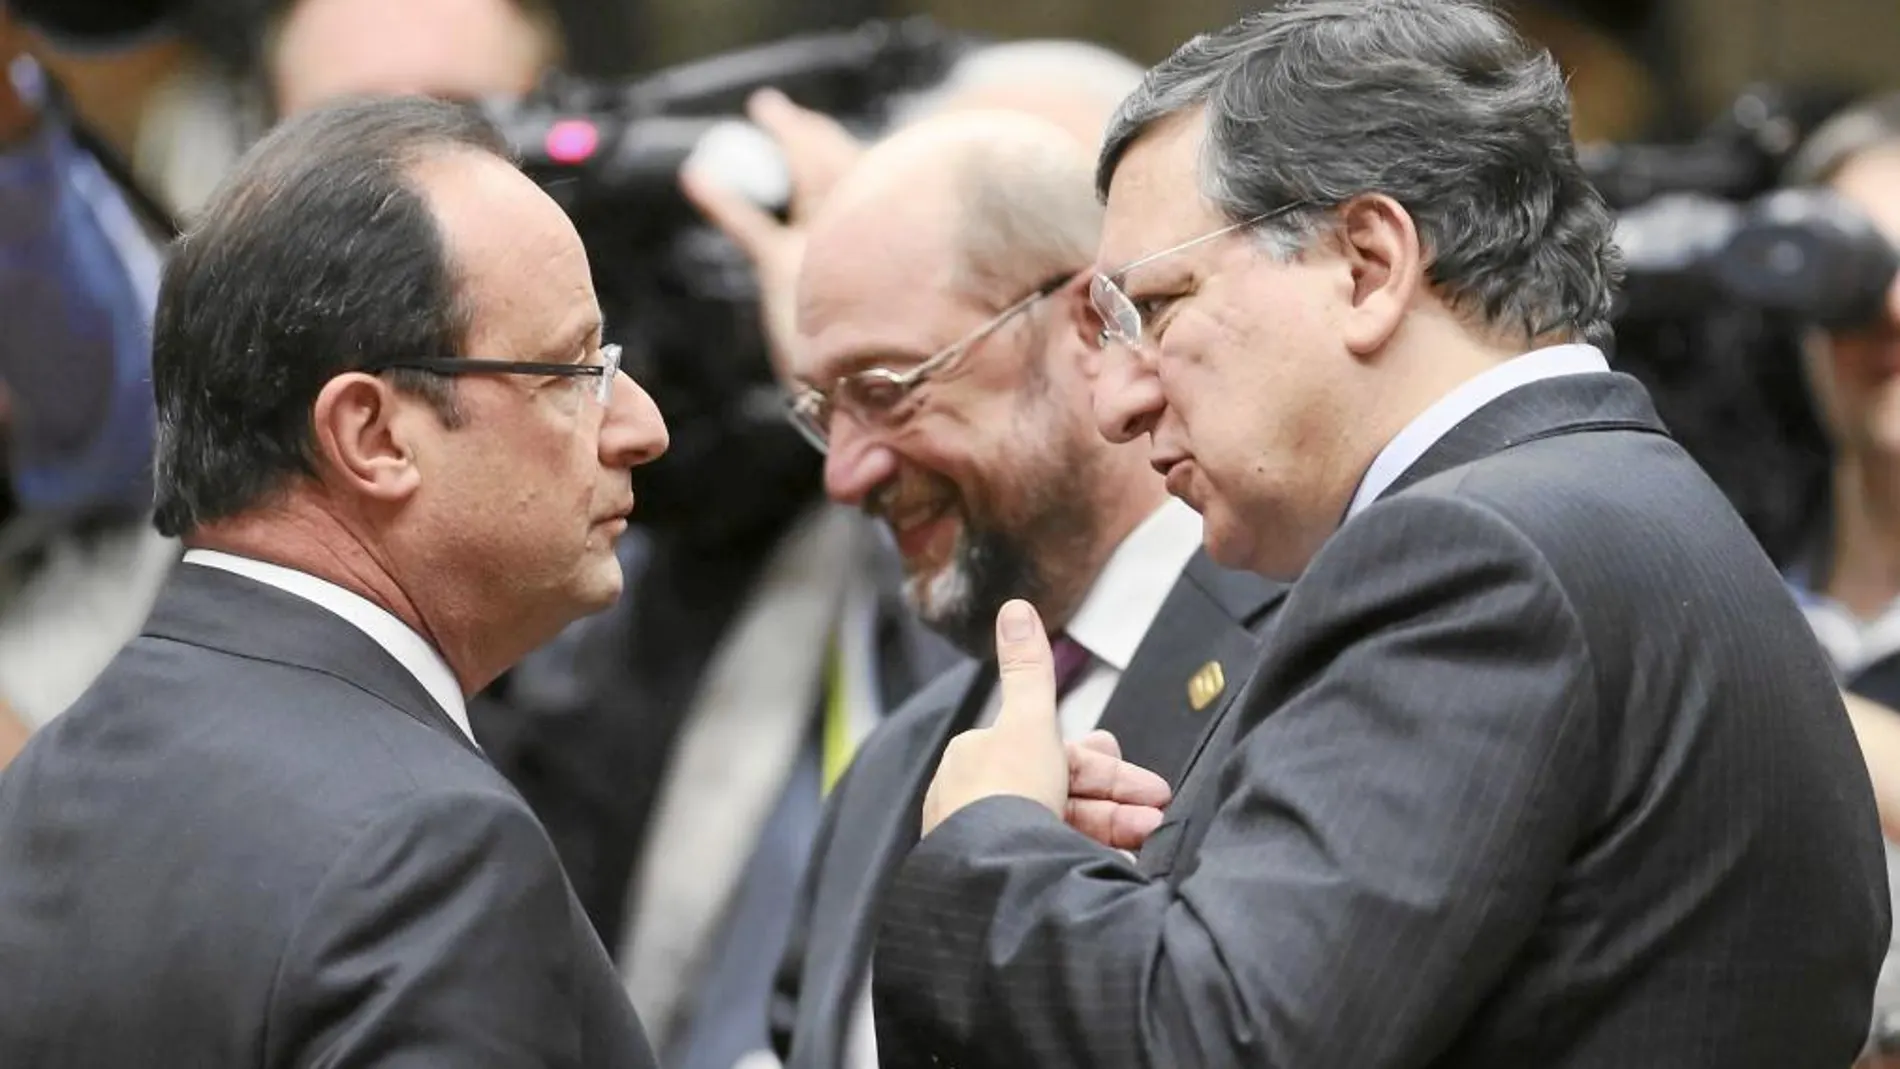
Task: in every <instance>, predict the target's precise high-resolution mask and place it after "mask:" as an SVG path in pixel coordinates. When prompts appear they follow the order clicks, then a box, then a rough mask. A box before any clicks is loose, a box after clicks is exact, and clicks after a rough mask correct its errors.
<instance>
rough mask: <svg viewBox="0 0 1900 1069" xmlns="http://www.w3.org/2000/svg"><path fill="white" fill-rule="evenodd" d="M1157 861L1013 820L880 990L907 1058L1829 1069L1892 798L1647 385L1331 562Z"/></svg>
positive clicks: (1550, 415)
mask: <svg viewBox="0 0 1900 1069" xmlns="http://www.w3.org/2000/svg"><path fill="white" fill-rule="evenodd" d="M1264 648H1265V650H1266V651H1267V652H1266V653H1265V655H1264V658H1263V660H1262V662H1261V664H1260V666H1259V668H1258V669H1257V671H1256V674H1255V675H1254V677H1253V680H1252V682H1251V684H1250V686H1249V689H1248V691H1247V692H1246V693H1244V694H1242V695H1241V696H1240V697H1239V698H1237V699H1235V701H1234V702H1233V704H1232V705H1231V706H1230V708H1229V710H1228V711H1227V713H1226V714H1225V715H1224V716H1223V717H1222V718H1221V719H1220V721H1219V722H1218V723H1216V724H1215V725H1214V726H1213V727H1212V729H1211V730H1210V731H1209V733H1208V735H1207V736H1206V738H1205V739H1204V741H1203V744H1202V745H1201V747H1200V749H1199V751H1198V753H1197V755H1196V757H1195V758H1194V759H1193V761H1192V764H1191V765H1190V768H1189V770H1188V772H1187V773H1186V777H1185V781H1184V782H1183V784H1182V786H1181V789H1180V790H1179V791H1178V792H1177V796H1176V800H1175V802H1174V803H1173V805H1172V806H1171V807H1170V811H1169V816H1168V820H1167V822H1166V823H1165V824H1164V826H1163V827H1162V828H1161V829H1160V830H1158V831H1157V832H1156V833H1155V835H1154V836H1153V837H1152V838H1151V839H1150V840H1149V842H1148V843H1147V845H1146V847H1145V848H1144V849H1143V851H1142V853H1141V855H1140V858H1139V861H1138V863H1137V864H1130V863H1128V862H1126V861H1124V860H1123V859H1121V858H1120V857H1118V856H1117V855H1115V854H1114V853H1113V852H1110V851H1107V850H1104V849H1101V848H1098V847H1096V846H1094V845H1093V844H1091V843H1089V842H1088V841H1087V840H1085V839H1083V838H1081V837H1080V836H1078V835H1076V834H1075V833H1074V832H1072V831H1070V830H1069V829H1067V828H1065V827H1064V826H1063V825H1062V824H1061V823H1060V822H1059V821H1058V820H1056V819H1055V818H1054V817H1052V816H1050V815H1049V814H1048V813H1046V812H1044V811H1042V810H1040V809H1039V808H1038V807H1036V806H1035V805H1034V804H1032V803H1030V802H1028V801H1026V800H1023V799H1014V798H997V799H989V800H986V801H984V802H982V803H979V804H977V805H974V806H971V807H969V808H967V809H965V810H964V811H962V812H960V813H959V814H957V815H956V816H955V817H953V818H952V819H951V820H949V821H947V822H945V823H944V825H943V826H941V827H940V828H938V829H937V830H936V831H935V832H934V833H933V834H932V835H930V836H929V837H928V838H927V839H925V840H924V841H923V842H922V843H921V844H920V845H919V846H918V848H917V849H916V850H914V851H913V852H912V853H911V855H910V857H909V858H908V860H907V861H906V863H905V864H904V866H903V867H902V868H901V869H900V870H899V872H898V874H897V876H896V879H895V881H894V884H893V886H892V889H891V891H890V893H889V895H888V897H887V898H886V899H885V903H884V909H883V913H882V920H883V924H882V928H881V930H880V935H879V941H878V948H877V955H876V962H875V967H874V975H875V977H876V991H875V998H876V1003H877V1014H878V1022H879V1029H880V1031H879V1051H880V1055H881V1060H882V1064H883V1065H884V1067H885V1069H903V1067H905V1066H921V1065H955V1066H965V1067H969V1066H1030V1065H1033V1066H1037V1067H1041V1069H1053V1067H1062V1066H1077V1067H1080V1066H1090V1067H1095V1069H1121V1067H1130V1069H1132V1067H1137V1066H1139V1067H1153V1069H1185V1067H1190V1066H1240V1065H1249V1066H1276V1067H1293V1069H1307V1067H1323V1069H1331V1067H1351V1069H1384V1067H1394V1066H1498V1067H1506V1066H1509V1067H1528V1066H1536V1067H1539V1069H1586V1067H1587V1069H1633V1067H1644V1066H1655V1067H1658V1069H1662V1067H1667V1069H1697V1067H1705V1066H1706V1067H1709V1069H1717V1067H1720V1069H1756V1067H1759V1069H1806V1067H1813V1069H1840V1067H1842V1066H1845V1065H1847V1064H1848V1063H1849V1062H1851V1061H1852V1060H1853V1058H1854V1055H1855V1052H1856V1051H1857V1050H1858V1049H1859V1047H1860V1044H1861V1041H1862V1039H1863V1038H1864V1036H1865V1034H1866V1026H1867V1019H1868V1012H1869V1006H1870V999H1871V996H1872V990H1873V983H1874V978H1875V975H1876V973H1877V972H1878V969H1879V964H1880V955H1881V951H1882V949H1883V947H1884V946H1885V943H1886V936H1887V931H1888V925H1889V917H1888V905H1887V902H1886V893H1885V875H1884V872H1883V870H1882V863H1881V854H1880V839H1879V832H1878V829H1877V826H1876V821H1875V816H1874V809H1873V801H1872V795H1871V791H1870V788H1869V785H1868V782H1867V778H1866V773H1865V770H1864V768H1863V767H1862V765H1861V763H1860V758H1859V753H1858V750H1857V749H1856V747H1855V743H1854V739H1853V736H1852V734H1851V732H1850V730H1849V728H1848V725H1847V722H1846V719H1845V716H1844V714H1843V713H1842V710H1841V707H1840V702H1839V699H1838V697H1837V696H1836V693H1835V690H1834V685H1833V683H1832V680H1831V678H1830V675H1829V673H1828V670H1827V667H1826V665H1825V663H1824V662H1823V659H1822V657H1821V654H1820V652H1819V651H1818V649H1817V648H1816V646H1815V643H1814V641H1813V639H1812V637H1811V636H1810V634H1809V632H1808V631H1807V628H1806V626H1805V624H1804V623H1803V621H1802V619H1801V617H1800V614H1799V613H1798V612H1797V610H1796V608H1795V606H1794V604H1793V602H1792V600H1791V599H1790V598H1789V596H1788V594H1787V593H1786V592H1785V590H1784V589H1783V588H1782V585H1781V583H1780V582H1779V580H1778V578H1777V576H1776V575H1775V572H1774V569H1773V568H1772V567H1771V566H1770V564H1769V562H1768V560H1767V558H1766V557H1765V556H1764V555H1763V554H1762V553H1761V552H1760V551H1759V550H1758V549H1757V548H1756V546H1755V545H1754V543H1753V542H1752V540H1751V539H1750V537H1749V535H1748V533H1747V531H1746V530H1745V529H1744V527H1743V525H1742V523H1741V522H1740V521H1739V519H1737V517H1736V516H1735V514H1734V512H1733V511H1732V510H1731V509H1730V508H1729V506H1728V504H1727V502H1726V501H1725V500H1723V498H1722V497H1721V496H1720V494H1719V493H1718V492H1717V491H1716V489H1715V488H1714V486H1713V485H1711V484H1710V482H1709V481H1708V480H1707V479H1706V478H1705V477H1704V476H1703V475H1702V473H1701V472H1700V471H1699V470H1697V468H1696V467H1695V465H1694V464H1693V463H1692V462H1691V461H1690V460H1689V458H1688V457H1687V456H1686V455H1685V454H1684V453H1683V452H1682V450H1681V449H1679V448H1678V447H1677V446H1676V445H1675V444H1674V443H1673V442H1671V441H1670V440H1669V438H1668V437H1667V436H1666V434H1665V433H1664V431H1663V428H1662V427H1661V425H1660V423H1659V422H1658V421H1657V420H1656V418H1655V415H1654V412H1653V410H1652V409H1651V407H1650V405H1649V402H1648V398H1647V397H1646V396H1645V395H1644V393H1643V391H1642V388H1641V387H1640V386H1639V385H1638V384H1637V383H1636V382H1635V381H1634V380H1632V379H1629V378H1627V377H1624V376H1621V375H1585V376H1572V377H1567V378H1560V379H1552V380H1548V381H1544V382H1539V383H1535V384H1532V385H1529V386H1525V387H1522V388H1520V389H1518V390H1516V391H1513V392H1512V393H1510V394H1507V395H1505V396H1504V397H1502V398H1500V399H1498V400H1497V401H1495V402H1493V403H1492V404H1491V405H1489V406H1487V407H1486V408H1484V409H1482V410H1480V411H1479V412H1478V413H1476V414H1474V415H1473V416H1472V417H1470V418H1469V419H1467V420H1466V421H1465V422H1464V423H1462V424H1460V425H1459V426H1458V427H1457V428H1455V429H1454V430H1453V431H1452V432H1451V433H1450V434H1448V435H1447V436H1446V437H1445V438H1444V439H1442V440H1441V441H1440V442H1439V443H1438V444H1437V445H1436V446H1435V447H1433V449H1432V450H1430V451H1429V452H1428V453H1427V454H1426V455H1425V456H1424V457H1423V458H1421V460H1420V461H1419V462H1418V463H1417V464H1416V465H1414V467H1413V468H1412V469H1411V470H1410V471H1408V472H1407V473H1406V475H1405V476H1404V477H1403V478H1402V479H1401V480H1400V481H1399V483H1398V484H1396V485H1395V486H1394V487H1393V488H1392V489H1391V490H1390V491H1388V493H1387V494H1386V495H1385V496H1384V497H1383V498H1382V499H1381V500H1380V501H1379V502H1378V503H1376V504H1375V505H1373V506H1372V507H1371V508H1369V509H1367V510H1366V511H1365V512H1364V513H1362V514H1360V515H1359V516H1357V517H1355V518H1354V519H1353V520H1352V521H1351V522H1349V523H1347V524H1345V525H1344V526H1343V527H1342V528H1341V529H1340V530H1339V532H1338V533H1337V534H1336V535H1335V536H1334V537H1333V538H1332V539H1331V540H1330V541H1329V543H1328V544H1327V545H1326V546H1325V547H1324V548H1323V549H1322V550H1321V552H1320V553H1319V554H1318V556H1317V557H1316V558H1315V559H1314V561H1313V562H1312V564H1311V565H1310V566H1309V568H1308V569H1307V571H1306V573H1305V574H1304V575H1303V576H1302V578H1301V579H1300V580H1299V582H1298V583H1296V584H1295V585H1294V587H1293V590H1292V591H1291V593H1290V594H1289V595H1288V597H1287V600H1286V602H1285V603H1284V605H1283V606H1282V608H1281V609H1280V611H1279V614H1278V616H1277V619H1276V622H1275V627H1274V631H1273V633H1272V635H1271V636H1270V638H1269V641H1268V642H1267V643H1266V644H1265V647H1264Z"/></svg>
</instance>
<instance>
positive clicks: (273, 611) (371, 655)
mask: <svg viewBox="0 0 1900 1069" xmlns="http://www.w3.org/2000/svg"><path fill="white" fill-rule="evenodd" d="M144 634H146V635H149V636H151V637H154V638H162V639H169V640H171V641H174V642H183V643H186V644H188V645H193V646H202V647H205V648H207V649H215V650H223V651H225V652H227V653H234V654H237V655H238V656H241V657H250V658H254V659H257V660H262V661H271V662H274V663H277V664H286V665H292V666H295V667H298V668H304V669H308V670H310V671H313V672H321V673H323V674H324V675H328V676H334V677H336V678H338V679H343V680H347V681H349V682H350V683H352V684H354V685H356V686H358V687H361V688H362V689H364V690H366V691H368V692H370V693H371V694H374V695H375V696H376V697H378V698H380V699H382V700H383V701H384V702H387V703H388V704H389V705H391V706H393V707H395V708H396V709H399V710H401V711H402V712H403V713H404V714H406V715H407V716H409V717H410V718H412V719H414V720H415V721H417V722H418V723H421V724H423V725H424V726H426V727H429V728H432V729H434V730H436V731H439V732H441V733H442V734H444V735H447V736H448V737H449V738H451V739H453V740H454V741H455V743H456V744H457V745H459V746H461V747H463V748H464V749H467V750H468V751H469V752H471V753H473V754H475V755H477V756H481V751H480V750H479V749H477V748H476V746H475V744H474V742H473V741H471V740H470V739H469V737H468V736H467V735H466V734H464V733H463V731H462V729H461V728H460V727H457V726H456V724H455V721H453V720H451V719H449V714H448V713H447V712H446V711H444V710H443V708H442V707H441V706H440V705H437V704H436V701H435V699H434V698H432V697H430V696H429V692H428V690H427V689H426V688H425V687H423V685H422V683H421V681H419V680H418V679H416V677H415V676H414V675H412V674H411V673H410V672H409V670H408V669H407V668H404V667H403V666H402V664H401V663H400V662H398V661H397V660H396V659H395V658H394V657H392V656H390V654H389V651H388V650H385V649H384V648H383V647H382V646H381V645H379V644H378V643H377V642H376V640H375V639H372V638H370V637H369V636H368V635H366V634H364V633H363V632H362V631H361V630H358V629H357V628H356V626H355V625H353V624H351V623H350V622H349V621H347V620H345V619H343V618H342V617H340V616H338V615H336V614H335V613H333V612H331V611H330V610H328V609H326V608H324V607H322V606H321V605H318V604H316V603H314V602H311V601H307V600H305V599H304V598H300V597H298V596H297V595H295V594H292V593H290V592H289V591H285V590H279V589H277V588H276V587H274V586H270V585H268V584H266V583H260V582H258V581H256V580H255V579H251V578H248V577H246V576H242V575H236V574H234V573H231V572H227V571H225V570H223V569H221V568H208V567H205V566H203V565H199V564H189V563H186V564H180V565H179V566H178V567H176V568H174V569H172V574H171V577H170V578H169V579H167V581H166V584H165V588H164V590H162V591H161V592H160V593H159V596H158V600H157V602H156V603H155V604H154V605H153V607H152V613H151V616H149V617H148V618H147V619H146V622H145V628H144ZM483 760H484V761H485V760H487V758H485V757H484V758H483Z"/></svg>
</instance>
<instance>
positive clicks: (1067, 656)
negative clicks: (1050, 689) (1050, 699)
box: [1049, 631, 1095, 701]
mask: <svg viewBox="0 0 1900 1069" xmlns="http://www.w3.org/2000/svg"><path fill="white" fill-rule="evenodd" d="M1049 650H1050V652H1051V653H1053V654H1055V661H1056V700H1057V701H1061V700H1062V699H1063V697H1064V696H1065V695H1067V694H1068V693H1069V691H1070V690H1072V689H1074V687H1075V685H1076V684H1077V683H1080V682H1082V676H1083V675H1084V674H1086V673H1087V672H1088V670H1089V665H1090V664H1091V663H1093V662H1094V660H1095V655H1094V654H1092V653H1090V652H1089V651H1088V650H1087V649H1086V648H1084V647H1083V645H1082V644H1081V643H1080V642H1077V641H1076V640H1074V639H1072V638H1070V637H1069V636H1068V635H1066V634H1064V633H1062V632H1060V631H1058V632H1056V633H1055V634H1054V635H1051V636H1050V637H1049Z"/></svg>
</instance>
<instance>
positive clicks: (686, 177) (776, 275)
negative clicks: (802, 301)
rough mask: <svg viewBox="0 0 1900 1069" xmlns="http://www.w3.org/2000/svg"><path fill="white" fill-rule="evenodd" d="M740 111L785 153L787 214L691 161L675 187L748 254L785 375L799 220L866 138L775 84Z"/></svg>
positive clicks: (806, 218) (799, 253)
mask: <svg viewBox="0 0 1900 1069" xmlns="http://www.w3.org/2000/svg"><path fill="white" fill-rule="evenodd" d="M746 115H747V117H748V118H750V119H751V120H752V121H753V123H754V124H756V125H757V126H759V127H760V128H761V129H763V130H764V131H765V132H766V133H767V134H769V135H771V137H772V139H773V140H774V141H776V142H778V145H779V149H780V151H781V152H783V153H784V155H785V164H786V167H787V169H788V170H789V171H790V172H791V183H792V192H791V203H790V205H789V210H788V212H787V215H788V219H787V221H785V222H780V221H779V220H778V218H777V217H776V216H774V215H772V214H771V213H769V212H767V211H765V210H763V209H761V208H760V207H759V206H758V205H756V204H753V203H752V202H751V201H749V200H747V199H746V198H745V197H743V196H741V195H740V194H739V193H737V192H735V191H734V190H732V189H729V188H727V187H726V186H724V185H723V184H721V183H720V181H719V180H718V179H717V178H716V177H714V176H712V175H708V174H703V173H699V172H695V171H693V170H692V169H691V168H688V169H687V170H686V171H683V172H682V173H681V174H680V188H681V189H682V190H684V191H685V193H686V197H687V199H688V200H690V201H692V202H693V204H694V206H696V207H697V208H698V209H699V210H700V212H701V213H702V214H704V215H705V216H706V219H707V220H708V221H709V222H711V223H712V224H713V225H714V226H716V227H718V228H719V229H720V230H722V231H724V232H725V234H726V236H727V237H729V238H731V239H732V240H733V241H734V242H735V243H736V244H737V245H738V246H739V247H740V248H741V249H743V250H744V251H745V254H746V256H747V257H749V258H750V259H751V260H752V266H753V270H754V271H755V272H756V273H757V275H758V280H759V305H760V311H761V313H762V314H763V317H764V320H765V330H766V341H767V343H768V345H769V348H770V351H771V355H772V363H773V367H774V369H776V370H777V371H778V373H779V378H780V379H781V380H787V379H789V374H788V372H787V370H786V369H787V368H788V367H789V366H790V365H789V363H788V361H789V359H790V353H791V350H792V347H793V346H794V345H796V344H797V341H798V324H797V315H796V308H795V303H794V293H795V290H796V287H797V284H798V266H799V264H800V262H801V261H802V260H803V259H804V255H805V226H806V224H808V223H809V222H810V220H811V217H812V215H813V213H815V212H816V211H817V210H818V208H819V206H820V205H821V204H823V203H824V200H825V198H826V197H828V196H829V195H830V194H831V190H832V188H833V187H834V186H836V185H837V184H838V179H839V178H841V177H843V176H844V173H845V172H846V171H848V170H850V169H851V168H852V167H853V166H854V165H855V164H856V163H857V161H858V157H859V156H861V155H863V154H864V146H863V145H862V144H860V143H859V142H858V140H857V138H855V137H853V136H851V133H850V131H848V130H846V129H845V128H844V127H842V126H839V125H838V124H837V123H836V122H834V121H832V120H831V119H830V118H829V117H827V116H824V115H821V114H819V113H818V112H815V111H810V110H808V109H805V108H801V107H799V106H798V105H797V104H794V103H792V102H791V101H790V100H789V99H787V98H786V96H785V95H784V94H783V93H780V92H778V91H777V90H775V89H761V90H759V91H758V92H756V93H754V94H752V97H751V99H749V100H748V101H747V102H746Z"/></svg>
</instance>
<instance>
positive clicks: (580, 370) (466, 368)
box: [358, 344, 620, 408]
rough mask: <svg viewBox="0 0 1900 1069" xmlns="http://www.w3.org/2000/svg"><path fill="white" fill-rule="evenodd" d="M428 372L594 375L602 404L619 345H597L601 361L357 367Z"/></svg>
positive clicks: (408, 362)
mask: <svg viewBox="0 0 1900 1069" xmlns="http://www.w3.org/2000/svg"><path fill="white" fill-rule="evenodd" d="M397 369H401V370H405V371H427V372H430V373H432V374H436V375H548V376H552V377H555V378H569V379H579V378H594V379H597V380H598V381H597V382H595V384H594V388H593V390H592V393H593V396H594V400H595V401H596V402H597V403H598V404H599V405H600V406H601V407H602V408H605V407H607V401H608V399H609V398H611V397H612V396H613V395H614V379H615V378H617V377H618V376H619V374H620V346H618V345H611V344H609V345H603V346H601V347H600V363H598V364H569V363H564V362H561V361H558V360H484V359H481V358H479V357H472V356H439V357H430V356H419V357H413V358H410V359H404V360H385V361H381V362H378V363H375V364H372V365H370V366H367V367H363V368H360V369H358V370H361V371H366V372H371V373H374V372H378V371H393V370H397Z"/></svg>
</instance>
